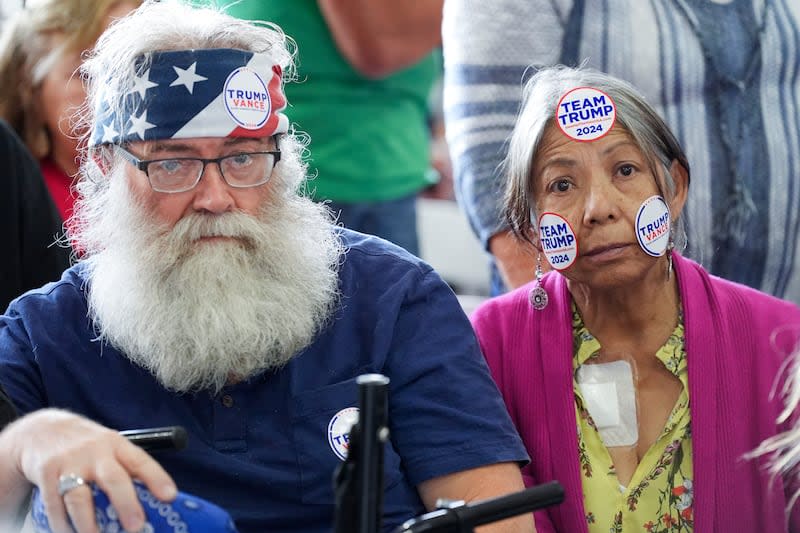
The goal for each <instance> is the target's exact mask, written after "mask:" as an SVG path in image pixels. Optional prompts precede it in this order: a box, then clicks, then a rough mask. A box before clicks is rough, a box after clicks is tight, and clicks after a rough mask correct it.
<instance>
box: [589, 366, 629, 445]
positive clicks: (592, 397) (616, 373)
mask: <svg viewBox="0 0 800 533" xmlns="http://www.w3.org/2000/svg"><path fill="white" fill-rule="evenodd" d="M576 381H577V383H578V388H579V389H580V392H581V396H582V397H583V402H584V406H585V407H586V410H587V411H589V415H590V416H591V417H592V420H593V421H594V423H595V426H596V427H597V431H598V433H599V434H600V438H601V439H602V440H603V443H604V444H605V445H606V447H607V448H609V447H612V446H633V445H634V444H636V442H637V441H638V440H639V424H638V420H637V418H636V407H637V401H636V385H635V383H634V378H633V369H632V367H631V365H630V363H629V362H628V361H613V362H611V363H584V364H583V365H581V366H580V367H578V372H577V374H576Z"/></svg>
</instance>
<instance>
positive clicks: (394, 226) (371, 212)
mask: <svg viewBox="0 0 800 533" xmlns="http://www.w3.org/2000/svg"><path fill="white" fill-rule="evenodd" d="M326 203H327V204H328V206H329V207H330V208H331V210H332V211H333V214H334V215H335V216H337V217H338V219H337V220H338V222H339V223H340V224H342V225H343V226H344V227H346V228H349V229H352V230H355V231H360V232H361V233H369V234H371V235H377V236H378V237H382V238H384V239H386V240H387V241H391V242H393V243H395V244H397V245H398V246H402V247H403V248H405V249H406V250H408V251H409V252H411V253H412V254H414V255H419V239H418V237H417V194H416V193H414V194H412V195H410V196H405V197H403V198H398V199H397V200H387V201H384V202H358V203H344V202H326Z"/></svg>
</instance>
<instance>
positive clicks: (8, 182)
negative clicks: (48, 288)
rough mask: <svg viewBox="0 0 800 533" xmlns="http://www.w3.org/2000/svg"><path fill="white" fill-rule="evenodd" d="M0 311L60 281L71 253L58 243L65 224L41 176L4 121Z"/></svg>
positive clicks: (0, 140)
mask: <svg viewBox="0 0 800 533" xmlns="http://www.w3.org/2000/svg"><path fill="white" fill-rule="evenodd" d="M0 167H2V176H3V178H2V187H3V193H2V194H0V228H2V230H3V234H4V236H5V238H4V245H3V248H4V259H3V261H0V309H3V310H5V308H6V307H7V306H8V304H9V302H10V301H11V300H12V299H14V298H16V297H17V296H19V295H20V294H22V293H23V292H25V291H26V290H28V289H33V288H35V287H39V286H41V285H42V284H44V283H47V282H48V281H55V280H57V279H58V278H59V277H61V273H62V272H63V271H64V269H66V268H67V267H68V266H69V254H70V253H69V250H68V249H67V248H65V247H63V246H60V245H59V244H57V243H56V241H57V240H58V234H59V233H60V231H61V219H60V218H59V216H58V212H57V211H56V208H55V205H53V200H52V199H51V198H50V194H49V193H48V192H47V187H46V186H45V184H44V180H43V179H42V173H41V172H40V171H39V165H38V164H37V163H36V161H35V160H34V159H33V158H32V157H31V154H30V153H29V152H28V149H27V148H25V145H24V144H22V141H21V140H20V139H19V137H17V135H16V134H15V133H14V130H12V129H11V128H10V127H9V125H8V124H6V123H5V122H4V121H2V120H0Z"/></svg>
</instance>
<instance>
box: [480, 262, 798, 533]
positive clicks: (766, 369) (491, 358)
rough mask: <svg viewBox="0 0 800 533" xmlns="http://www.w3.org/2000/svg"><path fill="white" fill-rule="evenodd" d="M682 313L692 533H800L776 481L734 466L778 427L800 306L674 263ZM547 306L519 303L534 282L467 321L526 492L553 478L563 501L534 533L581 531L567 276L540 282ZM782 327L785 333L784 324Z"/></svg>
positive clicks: (758, 468) (539, 517)
mask: <svg viewBox="0 0 800 533" xmlns="http://www.w3.org/2000/svg"><path fill="white" fill-rule="evenodd" d="M675 271H676V273H677V276H678V284H679V286H680V294H681V301H682V303H683V308H684V320H685V322H684V323H685V328H686V329H685V331H686V352H687V358H688V365H689V398H690V408H691V416H692V422H691V423H692V446H693V454H694V457H693V459H694V498H695V499H694V515H695V531H698V532H699V533H706V532H709V533H710V532H715V531H759V532H765V533H779V532H784V531H789V530H791V531H800V513H797V512H795V513H793V516H792V519H791V529H789V528H787V525H786V520H785V514H784V508H785V505H786V502H787V499H786V497H785V495H784V490H783V484H782V483H781V481H780V479H777V480H775V481H774V482H772V483H771V482H770V476H769V474H767V473H765V472H764V468H763V465H761V464H759V463H758V462H757V461H746V460H743V459H742V458H741V457H742V454H744V453H745V452H747V451H750V450H752V449H754V448H755V447H756V446H758V444H759V443H760V442H761V441H762V440H764V439H765V438H767V437H769V436H771V435H774V434H775V433H776V432H778V431H781V430H783V429H784V428H782V427H778V426H777V425H776V423H775V419H776V417H777V416H778V414H779V412H780V408H781V404H780V402H779V401H777V400H770V398H769V396H770V391H771V390H772V387H773V384H774V382H775V380H776V375H777V374H779V373H780V372H779V371H780V368H781V363H782V361H783V359H784V358H785V356H786V355H787V354H789V353H791V351H792V348H793V347H794V345H795V342H796V339H797V337H798V333H800V309H798V308H797V307H796V306H795V305H793V304H791V303H788V302H785V301H782V300H778V299H776V298H773V297H771V296H768V295H766V294H763V293H760V292H757V291H755V290H753V289H750V288H748V287H744V286H742V285H737V284H735V283H731V282H729V281H725V280H722V279H719V278H716V277H714V276H711V275H710V274H708V273H707V272H706V271H705V270H703V269H702V267H700V266H699V265H698V264H696V263H694V262H692V261H690V260H688V259H684V258H681V257H680V256H678V255H677V254H676V255H675ZM543 283H544V287H545V289H546V290H547V292H548V294H549V297H550V302H549V304H548V306H547V308H546V309H545V310H543V311H536V310H534V309H533V308H532V307H531V305H530V303H529V302H528V292H529V291H530V288H531V286H532V285H528V286H526V287H522V288H520V289H517V290H516V291H513V292H511V293H509V294H506V295H503V296H501V297H498V298H495V299H492V300H489V301H488V302H486V303H484V304H483V305H482V306H481V307H480V308H478V309H477V310H476V311H475V313H474V314H473V315H472V321H473V325H474V327H475V331H476V333H477V335H478V339H479V340H480V344H481V347H482V349H483V353H484V354H485V356H486V360H487V361H488V363H489V367H490V368H491V371H492V375H493V376H494V379H495V381H496V382H497V385H498V387H499V389H500V392H501V393H502V394H503V397H504V399H505V402H506V406H507V407H508V410H509V412H510V413H511V417H512V419H513V420H514V423H515V425H516V427H517V429H518V430H519V432H520V435H521V436H522V439H523V440H524V442H525V445H526V447H527V449H528V453H529V455H530V456H531V463H530V464H529V465H528V466H526V467H525V468H524V469H523V475H524V477H525V482H526V484H528V485H532V484H536V483H542V482H546V481H550V480H554V479H555V480H558V481H560V482H561V484H562V485H564V488H565V490H566V499H565V501H564V503H563V504H561V505H560V506H556V507H553V508H551V509H549V510H546V511H541V512H539V513H537V514H536V525H537V529H538V531H539V532H540V533H545V532H560V533H579V532H587V531H588V530H587V526H586V519H585V517H584V515H585V513H584V509H583V496H582V491H581V476H580V470H579V464H578V436H577V421H576V419H575V407H574V398H573V392H572V329H571V309H570V301H571V300H570V295H569V292H568V291H567V284H566V279H565V278H564V277H563V276H562V275H561V274H559V273H557V272H552V273H549V274H547V275H545V276H544V278H543ZM783 326H785V327H783Z"/></svg>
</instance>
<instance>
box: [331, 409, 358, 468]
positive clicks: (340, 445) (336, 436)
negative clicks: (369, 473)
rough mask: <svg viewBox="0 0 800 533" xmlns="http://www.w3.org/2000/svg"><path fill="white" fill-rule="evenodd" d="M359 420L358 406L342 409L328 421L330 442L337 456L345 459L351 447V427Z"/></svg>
mask: <svg viewBox="0 0 800 533" xmlns="http://www.w3.org/2000/svg"><path fill="white" fill-rule="evenodd" d="M356 422H358V407H347V408H345V409H342V410H341V411H339V412H338V413H336V414H335V415H333V418H331V421H330V422H329V423H328V444H330V445H331V449H332V450H333V453H335V454H336V457H338V458H339V459H341V460H342V461H344V460H345V459H347V451H348V450H349V449H350V429H351V428H352V427H353V425H354V424H355V423H356Z"/></svg>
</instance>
